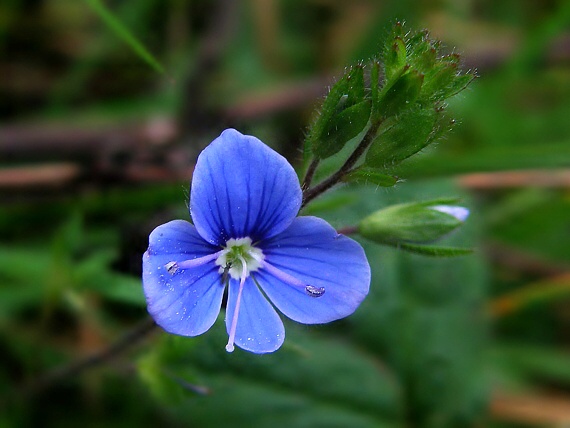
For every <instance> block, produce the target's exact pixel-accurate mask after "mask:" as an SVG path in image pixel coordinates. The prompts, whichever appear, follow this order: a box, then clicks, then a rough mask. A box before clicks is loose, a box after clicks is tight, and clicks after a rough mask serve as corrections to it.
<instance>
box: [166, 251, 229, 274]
mask: <svg viewBox="0 0 570 428" xmlns="http://www.w3.org/2000/svg"><path fill="white" fill-rule="evenodd" d="M222 251H223V250H221V251H218V252H217V253H214V254H208V255H207V256H204V257H198V258H196V259H190V260H184V261H181V262H168V263H166V264H165V265H164V268H165V269H166V271H167V272H168V273H169V274H170V275H174V274H175V273H177V272H178V271H179V270H180V269H191V268H195V267H198V266H202V265H204V264H206V263H208V262H209V261H211V260H214V259H216V258H218V257H219V255H220V254H221V253H222Z"/></svg>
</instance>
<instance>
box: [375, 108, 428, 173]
mask: <svg viewBox="0 0 570 428" xmlns="http://www.w3.org/2000/svg"><path fill="white" fill-rule="evenodd" d="M435 119H436V112H435V111H434V110H433V109H417V108H416V109H412V110H408V111H406V112H404V113H402V114H401V115H399V116H397V117H395V118H393V119H392V121H391V122H388V123H387V124H386V127H384V128H383V129H380V131H379V133H378V135H377V136H376V138H375V139H374V141H373V142H372V145H371V146H370V149H369V150H368V153H367V154H366V160H365V165H366V166H367V167H373V168H383V167H388V166H393V165H395V164H398V163H400V162H401V161H403V160H404V159H407V158H408V157H410V156H412V155H414V154H415V153H417V152H419V151H420V150H421V149H423V148H424V147H425V146H426V145H428V144H429V143H430V134H431V133H432V132H433V131H434V126H435Z"/></svg>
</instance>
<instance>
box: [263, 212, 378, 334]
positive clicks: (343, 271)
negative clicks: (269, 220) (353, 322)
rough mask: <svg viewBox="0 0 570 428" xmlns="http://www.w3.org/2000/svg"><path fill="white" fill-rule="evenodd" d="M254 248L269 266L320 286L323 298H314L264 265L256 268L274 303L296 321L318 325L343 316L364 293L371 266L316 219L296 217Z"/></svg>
mask: <svg viewBox="0 0 570 428" xmlns="http://www.w3.org/2000/svg"><path fill="white" fill-rule="evenodd" d="M259 246H260V247H261V248H262V250H263V253H264V254H265V260H266V261H267V262H268V263H270V264H271V265H272V266H274V267H276V268H278V269H280V270H282V271H284V272H285V273H287V274H289V275H292V276H293V277H295V278H297V279H298V280H300V281H302V282H303V283H305V284H307V285H311V286H314V287H324V289H325V292H324V294H323V295H322V296H320V297H314V296H310V295H308V293H307V292H306V291H305V289H304V288H302V287H298V286H293V285H290V284H287V283H285V282H283V281H281V280H279V279H277V278H276V277H274V276H273V275H271V274H270V273H268V272H267V271H266V270H264V269H263V268H262V269H260V270H259V271H258V272H255V274H256V278H257V280H258V282H259V285H260V286H261V288H262V289H263V291H264V292H265V294H267V296H268V297H269V299H271V301H272V302H273V304H274V305H275V306H276V307H277V308H278V309H279V310H280V311H281V312H283V313H284V314H285V315H287V316H288V317H289V318H291V319H293V320H295V321H298V322H301V323H305V324H318V323H326V322H330V321H334V320H337V319H340V318H343V317H346V316H348V315H350V314H351V313H353V312H354V311H355V310H356V308H357V307H358V305H359V304H360V302H362V300H363V299H364V297H366V295H367V294H368V289H369V287H370V266H369V265H368V261H367V260H366V255H365V254H364V250H363V249H362V247H361V246H360V244H358V243H357V242H356V241H353V240H352V239H350V238H347V237H346V236H344V235H339V234H338V233H337V232H336V230H335V229H334V228H333V227H332V226H331V225H329V224H328V223H327V222H326V221H324V220H322V219H320V218H316V217H298V218H296V219H295V221H294V222H293V223H292V224H291V226H290V227H289V228H288V229H287V230H285V231H284V232H283V233H281V234H280V235H278V236H275V237H274V238H272V239H270V240H267V241H263V242H262V243H260V245H259Z"/></svg>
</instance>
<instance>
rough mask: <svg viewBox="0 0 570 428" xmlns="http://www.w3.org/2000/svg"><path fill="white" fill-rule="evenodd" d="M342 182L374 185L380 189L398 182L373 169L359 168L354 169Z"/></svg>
mask: <svg viewBox="0 0 570 428" xmlns="http://www.w3.org/2000/svg"><path fill="white" fill-rule="evenodd" d="M343 181H346V182H349V183H365V184H375V185H376V186H381V187H392V186H394V185H396V183H397V182H398V177H396V176H394V175H388V174H382V173H381V172H378V171H377V170H376V169H374V168H367V167H365V166H361V167H359V168H356V169H354V170H353V171H351V172H349V173H348V174H346V175H345V176H344V177H343Z"/></svg>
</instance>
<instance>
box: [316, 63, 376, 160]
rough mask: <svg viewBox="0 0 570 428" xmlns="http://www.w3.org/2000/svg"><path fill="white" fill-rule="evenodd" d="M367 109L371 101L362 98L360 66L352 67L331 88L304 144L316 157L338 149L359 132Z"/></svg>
mask: <svg viewBox="0 0 570 428" xmlns="http://www.w3.org/2000/svg"><path fill="white" fill-rule="evenodd" d="M370 109H371V103H370V101H369V100H366V99H365V90H364V70H363V67H362V66H355V67H352V68H351V69H350V71H349V72H348V73H346V74H345V75H344V76H343V77H342V78H341V79H340V80H339V81H338V82H337V83H336V84H335V85H333V87H332V88H331V90H330V92H329V94H328V96H327V98H326V99H325V101H324V103H323V106H322V109H321V114H320V116H319V118H318V119H317V121H316V122H315V124H314V125H313V127H312V128H311V130H310V132H309V136H308V138H307V141H306V147H308V148H310V150H311V152H312V153H313V155H314V156H316V157H317V158H319V159H325V158H327V157H330V156H332V155H334V154H336V153H338V152H339V151H340V150H342V148H343V147H344V145H345V144H346V143H347V142H348V141H350V140H351V139H352V138H354V137H356V136H357V135H358V134H359V133H360V132H362V130H363V129H364V127H365V126H366V124H367V123H368V119H369V117H370Z"/></svg>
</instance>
